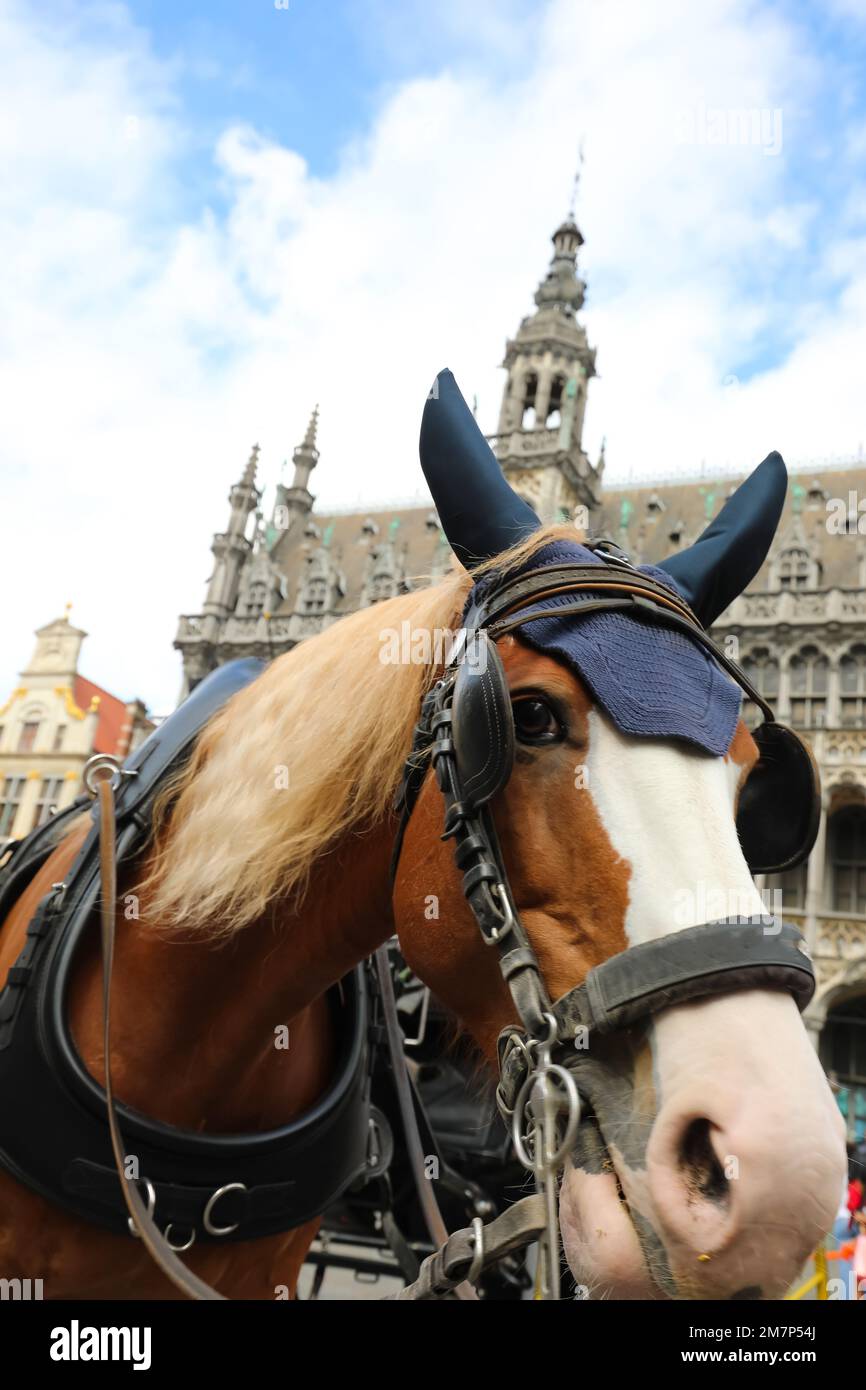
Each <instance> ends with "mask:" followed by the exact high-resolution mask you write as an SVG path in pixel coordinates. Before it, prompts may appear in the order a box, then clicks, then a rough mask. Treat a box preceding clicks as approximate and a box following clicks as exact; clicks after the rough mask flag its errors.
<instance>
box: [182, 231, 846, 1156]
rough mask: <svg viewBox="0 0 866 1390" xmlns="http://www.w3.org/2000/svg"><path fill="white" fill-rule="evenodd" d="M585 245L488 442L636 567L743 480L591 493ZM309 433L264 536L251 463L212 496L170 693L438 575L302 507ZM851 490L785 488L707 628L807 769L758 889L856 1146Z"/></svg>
mask: <svg viewBox="0 0 866 1390" xmlns="http://www.w3.org/2000/svg"><path fill="white" fill-rule="evenodd" d="M582 242H583V238H582V236H581V234H580V231H579V230H578V228H577V225H576V223H575V221H574V219H573V218H572V217H569V218H567V219H566V221H565V222H563V224H562V225H561V226H560V227H558V228H557V230H556V231H555V233H554V235H553V247H554V254H553V259H552V261H551V264H550V268H549V270H548V272H547V274H546V275H545V276H544V278H543V279H542V281H541V283H540V284H539V286H538V289H537V291H536V294H535V311H534V312H533V313H531V314H530V315H528V316H527V317H526V318H524V319H523V321H522V322H521V324H520V327H519V329H518V331H517V333H516V334H515V336H514V337H513V338H512V339H509V341H508V342H507V344H506V349H505V358H504V361H503V364H502V365H503V366H504V367H505V369H506V372H507V379H506V383H505V388H504V392H503V398H502V407H501V410H500V415H499V425H498V432H497V433H496V434H495V435H494V436H491V444H492V446H493V449H494V452H495V453H496V456H497V458H498V459H499V461H500V463H501V465H502V468H503V471H504V472H505V474H506V476H507V477H508V479H509V481H510V482H511V483H512V485H513V486H514V487H515V489H516V490H517V491H519V492H521V493H522V494H523V495H524V496H525V497H526V498H527V500H529V501H530V503H531V504H532V506H533V507H534V509H535V510H536V512H537V513H538V515H539V516H540V517H541V518H542V520H544V521H550V520H555V519H570V518H572V517H574V516H575V515H576V514H577V515H578V516H580V515H583V516H586V517H588V520H589V529H590V530H592V531H593V532H595V533H596V534H601V535H607V536H609V537H610V538H611V539H613V540H615V541H617V542H618V543H619V544H620V545H621V546H622V548H623V549H624V550H625V551H626V552H627V553H628V554H629V555H631V557H632V558H633V559H635V560H637V561H638V562H652V561H655V560H659V559H661V558H662V557H663V556H664V555H667V554H670V553H672V552H673V551H674V550H677V549H679V548H681V547H683V546H687V545H690V544H691V543H692V542H693V541H694V540H695V539H696V537H697V536H698V535H699V534H700V532H701V531H702V530H703V529H704V527H705V526H706V525H707V524H708V522H709V521H710V520H711V519H712V517H713V516H714V515H715V514H716V513H717V511H718V510H719V508H720V507H721V506H722V505H723V503H724V501H725V499H726V497H727V496H728V495H729V493H730V492H731V491H732V490H733V488H734V487H736V485H737V483H738V482H739V481H741V479H739V478H724V479H722V478H712V479H710V478H706V477H705V478H702V479H697V480H695V481H693V482H676V483H674V482H667V483H665V482H659V483H655V484H652V485H650V484H643V485H640V486H636V485H635V486H632V485H629V486H624V485H622V484H618V485H611V484H609V483H608V484H605V486H604V488H603V487H602V484H603V473H604V449H603V448H602V453H601V456H600V458H599V459H598V461H597V463H595V464H592V463H591V462H590V460H589V459H588V457H587V455H586V453H585V451H584V448H583V444H582V433H583V423H584V414H585V410H586V402H587V391H588V387H589V383H590V381H591V379H592V377H593V376H594V374H595V351H594V349H593V348H591V347H590V346H589V344H588V342H587V337H586V332H585V330H584V328H583V326H582V325H581V323H580V322H579V321H578V317H577V315H578V311H579V310H580V308H581V307H582V305H583V302H584V295H585V289H586V286H585V284H584V282H583V281H582V279H581V278H580V276H579V274H578V268H577V253H578V250H579V248H580V246H581V245H582ZM317 421H318V411H317V410H316V411H314V412H313V415H312V418H311V420H310V424H309V428H308V430H307V433H306V435H305V437H304V440H303V442H302V443H301V444H299V446H298V447H297V449H295V451H294V455H293V460H292V462H293V476H292V482H291V485H290V486H286V485H284V484H282V483H280V484H279V485H278V487H277V495H276V503H275V506H274V509H273V514H272V516H271V518H270V522H269V523H268V524H265V522H264V517H263V514H262V511H261V506H260V504H261V497H262V492H261V490H260V488H259V486H258V484H257V481H256V469H257V463H258V448H257V447H256V448H254V449H253V452H252V455H251V457H250V460H249V462H248V464H247V466H246V469H245V471H244V473H243V475H242V477H241V480H240V482H238V483H237V484H236V485H235V486H234V487H233V488H232V490H231V492H230V494H229V504H230V512H229V522H228V527H227V529H226V531H225V532H224V533H222V534H220V535H217V536H215V537H214V541H213V547H212V549H213V555H214V569H213V574H212V576H211V579H210V582H209V585H208V590H207V595H206V598H205V603H204V606H203V609H202V612H201V613H200V614H196V615H192V616H184V617H182V618H181V619H180V626H179V629H178V634H177V638H176V642H175V645H176V646H177V647H178V648H179V650H180V651H181V653H182V657H183V672H184V677H183V691H184V693H186V692H187V691H188V690H190V689H191V688H192V687H193V686H194V685H195V683H196V682H197V681H198V680H200V679H201V678H202V676H204V675H205V674H206V673H207V672H208V671H209V670H211V669H212V668H213V667H214V666H216V665H218V664H220V663H221V662H223V661H226V660H228V659H230V658H232V657H235V656H242V655H255V656H259V657H264V658H265V659H268V658H271V657H273V656H276V655H278V654H279V653H281V652H284V651H287V650H288V649H289V648H291V647H293V646H294V645H295V644H296V643H298V642H300V641H303V639H304V638H305V637H308V636H310V635H311V634H313V633H316V632H318V631H320V630H321V629H322V628H323V627H325V626H327V625H328V624H329V623H332V622H334V621H335V620H336V619H337V618H339V617H341V616H342V615H343V614H345V613H349V612H352V611H353V610H355V609H356V608H359V607H362V606H366V605H368V604H372V603H376V602H378V601H379V600H380V599H383V598H389V597H391V596H392V595H394V594H398V593H401V592H403V591H405V590H406V589H407V588H408V587H410V586H412V585H413V584H416V583H424V582H427V581H428V580H429V579H430V578H431V577H432V578H436V577H437V576H439V575H441V574H442V573H443V572H444V570H445V568H446V566H448V564H449V563H450V551H449V548H448V544H447V542H446V540H445V537H444V534H443V533H442V531H441V529H440V526H439V522H438V519H437V517H436V514H435V512H434V511H433V510H432V508H431V507H430V506H429V505H428V506H420V507H414V508H404V509H394V510H386V511H373V512H371V513H369V514H365V513H357V514H353V515H344V514H332V515H327V514H325V515H323V514H320V513H318V512H317V511H316V510H315V506H314V501H315V499H314V497H313V494H312V493H311V491H310V482H311V479H312V475H313V472H314V470H315V468H316V467H317V466H318V463H319V452H318V449H317V446H316V427H317ZM755 462H756V463H757V462H758V460H757V459H756V460H755ZM863 479H864V473H863V468H862V465H861V466H860V467H851V468H847V469H837V470H834V471H824V470H818V471H817V472H816V473H815V475H814V476H813V471H810V472H809V473H808V474H803V475H797V474H794V475H793V476H792V480H791V486H790V488H789V496H788V502H787V507H786V512H785V515H784V517H783V520H782V523H781V525H780V527H779V531H778V534H777V537H776V540H775V543H774V545H773V548H772V550H771V552H770V555H769V556H768V558H767V562H766V563H765V565H764V566H763V568H762V569H761V571H760V573H759V574H758V576H757V577H756V579H755V581H754V583H753V584H752V586H751V588H750V589H749V591H748V592H747V593H746V594H744V595H742V596H741V597H740V598H738V599H736V600H735V602H734V603H733V604H732V605H731V606H730V608H729V609H728V610H727V611H726V612H725V613H724V614H722V616H721V617H720V618H719V620H718V621H717V623H716V624H715V627H714V635H715V636H716V637H717V638H718V639H719V640H722V641H724V642H725V643H726V646H727V649H728V651H729V653H730V654H731V655H732V656H734V657H735V659H738V660H739V661H740V662H741V664H742V665H743V666H744V667H745V668H746V670H747V672H748V674H749V676H750V677H751V679H752V681H753V682H754V683H755V685H756V686H757V687H758V689H759V690H761V692H762V693H763V694H764V695H766V697H767V698H768V699H769V700H770V701H771V702H772V703H773V704H774V706H775V707H776V709H777V712H778V714H779V717H780V718H781V719H782V720H785V721H788V722H790V723H791V724H793V725H794V726H795V727H796V728H797V729H799V730H801V731H802V732H804V733H805V735H806V737H807V738H808V739H809V741H810V742H811V744H812V747H813V749H814V752H815V756H816V758H817V761H818V763H819V766H820V769H821V774H822V779H823V787H824V792H823V805H822V814H821V828H820V832H819V836H818V841H817V844H816V846H815V850H814V852H813V854H812V856H811V858H810V860H809V863H808V865H804V866H803V867H802V868H801V869H798V870H796V871H794V872H792V873H789V874H785V875H783V876H781V877H780V878H778V879H775V880H770V881H768V882H766V883H760V882H759V886H761V887H764V888H766V889H770V890H776V891H777V892H778V893H779V894H780V895H781V900H782V903H783V906H784V911H785V915H786V917H789V918H790V919H791V920H794V921H796V922H798V923H799V924H800V925H801V927H802V929H803V930H804V932H805V934H806V937H807V940H808V942H809V945H810V948H811V951H812V953H813V956H814V960H815V965H816V970H817V975H818V982H819V983H818V991H817V994H816V997H815V999H814V1000H813V1002H812V1004H811V1005H810V1007H809V1010H808V1012H807V1015H806V1023H807V1025H808V1026H809V1028H810V1030H811V1031H812V1034H813V1036H814V1038H815V1041H816V1045H817V1046H818V1047H819V1050H820V1054H821V1057H822V1060H823V1062H824V1065H825V1066H826V1068H827V1070H828V1072H830V1074H831V1077H832V1078H833V1079H834V1084H835V1085H836V1087H837V1094H838V1098H839V1103H840V1107H841V1108H842V1110H843V1112H844V1113H845V1114H846V1118H847V1122H848V1127H849V1133H850V1135H851V1137H852V1138H855V1137H856V1138H857V1139H862V1138H863V1137H864V1132H866V515H864V516H861V515H860V513H859V511H858V505H857V497H858V493H859V492H860V491H862V488H863ZM577 508H585V509H586V510H585V512H584V513H576V509H577Z"/></svg>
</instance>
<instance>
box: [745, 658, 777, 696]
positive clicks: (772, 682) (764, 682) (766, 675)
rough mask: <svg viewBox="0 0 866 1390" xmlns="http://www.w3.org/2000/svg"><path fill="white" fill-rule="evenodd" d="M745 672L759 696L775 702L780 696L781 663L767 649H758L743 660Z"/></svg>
mask: <svg viewBox="0 0 866 1390" xmlns="http://www.w3.org/2000/svg"><path fill="white" fill-rule="evenodd" d="M743 670H744V671H745V673H746V675H747V676H748V678H749V680H750V681H751V682H752V685H753V686H754V687H755V689H756V690H757V692H758V694H759V695H763V697H764V699H765V700H775V698H776V696H777V695H778V694H779V663H778V661H777V660H776V658H775V657H774V656H772V655H771V654H770V652H769V651H768V650H767V648H766V647H757V648H756V649H755V651H753V652H750V653H749V655H748V656H747V657H745V658H744V659H743Z"/></svg>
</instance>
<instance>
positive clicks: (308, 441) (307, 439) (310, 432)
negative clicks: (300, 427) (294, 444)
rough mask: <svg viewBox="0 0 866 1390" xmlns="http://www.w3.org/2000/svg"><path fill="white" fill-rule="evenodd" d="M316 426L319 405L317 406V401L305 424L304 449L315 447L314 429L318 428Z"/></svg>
mask: <svg viewBox="0 0 866 1390" xmlns="http://www.w3.org/2000/svg"><path fill="white" fill-rule="evenodd" d="M318 427H319V406H318V402H317V403H316V407H315V409H314V411H313V413H312V415H311V416H310V423H309V424H308V425H307V433H306V434H305V435H304V448H305V449H315V447H316V430H317V429H318Z"/></svg>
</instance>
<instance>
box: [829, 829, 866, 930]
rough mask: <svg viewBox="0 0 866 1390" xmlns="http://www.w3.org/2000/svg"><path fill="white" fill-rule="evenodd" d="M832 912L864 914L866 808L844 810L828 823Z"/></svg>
mask: <svg viewBox="0 0 866 1390" xmlns="http://www.w3.org/2000/svg"><path fill="white" fill-rule="evenodd" d="M830 832H831V862H832V865H833V910H834V911H835V912H857V913H866V806H845V807H843V808H842V810H840V811H837V812H836V814H835V815H834V816H832V817H831V819H830Z"/></svg>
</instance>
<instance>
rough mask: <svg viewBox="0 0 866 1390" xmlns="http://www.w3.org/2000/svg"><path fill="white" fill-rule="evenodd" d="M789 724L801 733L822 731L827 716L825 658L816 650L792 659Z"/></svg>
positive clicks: (810, 649)
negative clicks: (813, 730) (795, 726)
mask: <svg viewBox="0 0 866 1390" xmlns="http://www.w3.org/2000/svg"><path fill="white" fill-rule="evenodd" d="M789 669H790V673H791V723H792V724H797V725H799V727H800V728H801V729H816V728H822V727H823V725H824V723H825V719H826V713H827V658H826V656H822V655H821V653H820V652H819V651H818V649H817V647H804V648H803V650H802V651H801V652H798V653H797V655H796V656H792V657H791V664H790V668H789Z"/></svg>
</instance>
